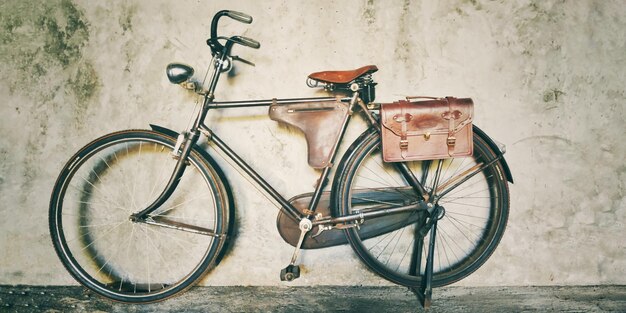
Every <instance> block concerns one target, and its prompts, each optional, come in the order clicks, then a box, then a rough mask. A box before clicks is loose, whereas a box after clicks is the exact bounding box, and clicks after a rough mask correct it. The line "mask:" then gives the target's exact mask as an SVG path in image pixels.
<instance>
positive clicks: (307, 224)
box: [280, 218, 313, 281]
mask: <svg viewBox="0 0 626 313" xmlns="http://www.w3.org/2000/svg"><path fill="white" fill-rule="evenodd" d="M298 227H299V228H300V238H299V239H298V244H297V245H296V249H295V251H294V252H293V256H292V257H291V262H290V263H289V265H287V267H285V268H283V269H282V270H281V271H280V280H282V281H292V280H294V279H296V278H298V277H300V266H299V265H296V261H297V260H298V254H299V253H300V247H302V242H304V236H305V235H306V234H307V233H308V232H309V231H310V230H311V229H312V228H313V223H311V220H310V219H308V218H303V219H301V220H300V224H299V226H298Z"/></svg>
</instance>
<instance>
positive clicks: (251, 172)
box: [201, 125, 304, 220]
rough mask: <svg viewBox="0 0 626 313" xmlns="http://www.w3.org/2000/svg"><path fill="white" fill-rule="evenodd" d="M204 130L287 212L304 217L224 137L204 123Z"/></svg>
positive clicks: (293, 215) (299, 217)
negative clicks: (220, 136)
mask: <svg viewBox="0 0 626 313" xmlns="http://www.w3.org/2000/svg"><path fill="white" fill-rule="evenodd" d="M201 127H202V130H203V131H205V132H207V133H208V134H210V136H209V138H210V141H212V142H214V143H215V145H216V146H217V147H218V148H220V150H222V151H224V153H226V155H227V156H228V157H229V158H230V159H231V160H233V161H234V162H235V163H236V164H237V166H239V167H240V168H242V169H243V170H244V171H245V172H246V174H248V175H249V176H250V177H252V179H254V181H255V182H256V183H257V184H259V186H261V188H263V189H264V190H265V191H266V192H267V193H268V194H269V195H270V196H272V198H274V199H276V201H278V203H280V205H282V206H283V208H285V209H286V210H287V213H289V215H291V216H292V217H294V218H296V219H297V220H300V219H302V218H303V217H304V216H302V214H301V213H300V212H299V211H298V210H297V209H296V208H294V207H293V205H291V203H289V201H287V200H286V199H285V198H284V197H283V196H282V195H281V194H279V193H278V192H277V191H276V190H275V189H274V188H273V187H272V186H271V185H270V184H269V183H268V182H266V181H265V180H264V179H263V177H261V176H260V175H259V174H258V173H257V172H256V171H254V169H252V168H251V167H250V165H248V163H246V162H245V161H244V160H243V159H242V158H241V157H239V155H237V153H235V151H233V150H232V149H231V148H230V147H229V146H228V145H227V144H226V143H225V142H224V141H222V139H220V138H219V137H218V136H216V135H215V133H213V132H212V131H211V130H210V129H209V128H208V127H206V126H205V125H202V126H201Z"/></svg>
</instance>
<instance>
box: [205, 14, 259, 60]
mask: <svg viewBox="0 0 626 313" xmlns="http://www.w3.org/2000/svg"><path fill="white" fill-rule="evenodd" d="M222 16H228V17H230V18H232V19H234V20H236V21H239V22H242V23H245V24H250V23H252V16H250V15H248V14H245V13H242V12H237V11H230V10H222V11H219V12H217V13H216V14H215V16H213V20H212V21H211V38H209V39H208V40H207V45H209V47H210V48H211V52H212V53H213V55H215V54H216V53H225V54H228V53H229V52H230V48H231V47H232V45H233V44H235V43H237V44H240V45H242V46H246V47H250V48H254V49H258V48H260V47H261V44H260V43H259V42H258V41H256V40H254V39H251V38H248V37H244V36H232V37H230V38H227V37H221V36H218V35H217V25H218V23H219V20H220V18H221V17H222ZM220 39H224V40H226V44H225V45H222V44H221V43H219V41H218V40H220Z"/></svg>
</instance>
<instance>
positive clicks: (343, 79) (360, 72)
mask: <svg viewBox="0 0 626 313" xmlns="http://www.w3.org/2000/svg"><path fill="white" fill-rule="evenodd" d="M376 71H378V67H376V65H367V66H363V67H360V68H357V69H356V70H351V71H324V72H316V73H313V74H311V75H309V78H310V79H313V80H317V81H319V82H323V83H332V84H347V83H349V82H351V81H353V80H355V79H357V78H359V77H361V76H364V75H367V74H371V73H374V72H376Z"/></svg>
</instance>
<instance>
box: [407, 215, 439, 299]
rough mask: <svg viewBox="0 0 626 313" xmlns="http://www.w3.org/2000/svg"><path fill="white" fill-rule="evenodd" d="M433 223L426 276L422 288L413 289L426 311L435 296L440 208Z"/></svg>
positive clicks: (434, 216)
mask: <svg viewBox="0 0 626 313" xmlns="http://www.w3.org/2000/svg"><path fill="white" fill-rule="evenodd" d="M433 213H434V214H433V218H434V219H433V222H432V225H431V227H430V238H429V239H430V240H429V241H428V256H427V257H426V268H425V269H424V275H423V276H422V286H421V287H420V288H419V289H418V288H413V289H412V290H413V292H414V293H415V294H416V295H417V298H418V300H419V301H420V304H421V305H422V307H423V308H424V310H428V309H429V308H430V304H431V302H432V296H433V287H432V281H433V263H434V261H435V239H436V236H437V221H438V220H439V214H440V211H439V208H437V210H435V212H433Z"/></svg>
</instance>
